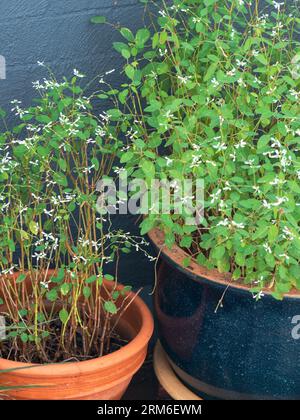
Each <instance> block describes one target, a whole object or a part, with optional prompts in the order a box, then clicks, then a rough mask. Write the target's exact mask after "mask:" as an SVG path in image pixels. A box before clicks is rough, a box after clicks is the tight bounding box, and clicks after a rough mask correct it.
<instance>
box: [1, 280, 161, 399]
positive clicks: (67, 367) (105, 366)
mask: <svg viewBox="0 0 300 420" xmlns="http://www.w3.org/2000/svg"><path fill="white" fill-rule="evenodd" d="M105 284H106V287H107V288H110V287H112V286H111V285H112V283H111V282H107V281H106V282H105ZM120 288H122V286H119V289H120ZM130 294H132V293H130ZM132 296H133V294H132ZM119 331H120V333H121V334H122V332H123V333H124V336H126V337H127V338H128V337H130V338H131V341H130V342H129V343H128V344H127V345H126V346H124V347H122V348H121V349H120V350H117V351H115V352H114V353H111V354H109V355H107V356H103V357H101V358H97V359H92V360H88V361H83V362H74V363H73V362H72V363H65V364H51V365H34V364H26V363H19V362H13V361H9V360H6V359H1V358H0V370H6V369H17V370H16V371H11V372H7V373H5V374H3V375H1V383H3V384H5V385H6V386H23V387H24V386H32V385H37V387H36V388H34V387H32V388H23V389H20V390H15V389H14V390H10V391H8V392H6V397H5V398H6V399H17V400H94V399H97V400H119V399H120V398H121V397H122V396H123V394H124V393H125V391H126V389H127V387H128V385H129V383H130V381H131V379H132V377H133V375H134V374H135V373H136V372H137V371H138V370H139V368H140V367H141V366H142V364H143V362H144V360H145V358H146V354H147V347H148V342H149V340H150V338H151V336H152V333H153V319H152V315H151V313H150V311H149V309H148V307H147V306H146V305H145V303H144V302H143V301H142V299H141V298H139V297H135V299H134V301H133V302H132V304H131V305H130V306H129V307H128V309H127V310H126V312H125V313H124V316H123V317H122V320H121V321H120V324H119ZM27 368H28V369H27Z"/></svg>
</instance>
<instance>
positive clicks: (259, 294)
mask: <svg viewBox="0 0 300 420" xmlns="http://www.w3.org/2000/svg"><path fill="white" fill-rule="evenodd" d="M263 296H264V293H263V292H262V291H260V292H258V293H257V294H256V295H253V299H256V300H259V299H261V298H262V297H263Z"/></svg>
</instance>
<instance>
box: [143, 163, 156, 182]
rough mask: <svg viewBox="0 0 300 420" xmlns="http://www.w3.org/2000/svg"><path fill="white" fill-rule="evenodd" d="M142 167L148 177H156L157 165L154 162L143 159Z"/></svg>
mask: <svg viewBox="0 0 300 420" xmlns="http://www.w3.org/2000/svg"><path fill="white" fill-rule="evenodd" d="M140 167H141V168H142V170H143V172H144V174H145V176H146V178H151V179H153V178H154V177H155V166H154V163H153V162H151V161H150V160H147V159H143V160H142V161H141V163H140Z"/></svg>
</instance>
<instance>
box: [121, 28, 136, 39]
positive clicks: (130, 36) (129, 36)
mask: <svg viewBox="0 0 300 420" xmlns="http://www.w3.org/2000/svg"><path fill="white" fill-rule="evenodd" d="M120 33H121V35H122V36H123V37H124V38H125V39H127V41H130V42H134V35H133V33H132V32H131V30H130V29H128V28H121V29H120Z"/></svg>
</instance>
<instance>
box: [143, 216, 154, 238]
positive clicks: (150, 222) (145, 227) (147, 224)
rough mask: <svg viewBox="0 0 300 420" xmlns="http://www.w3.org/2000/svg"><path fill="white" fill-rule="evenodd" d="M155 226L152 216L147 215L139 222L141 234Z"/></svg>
mask: <svg viewBox="0 0 300 420" xmlns="http://www.w3.org/2000/svg"><path fill="white" fill-rule="evenodd" d="M154 226H155V219H154V218H153V217H147V218H146V219H144V220H143V221H142V223H141V224H140V228H141V235H145V234H146V233H148V232H150V230H151V229H153V228H154Z"/></svg>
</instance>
